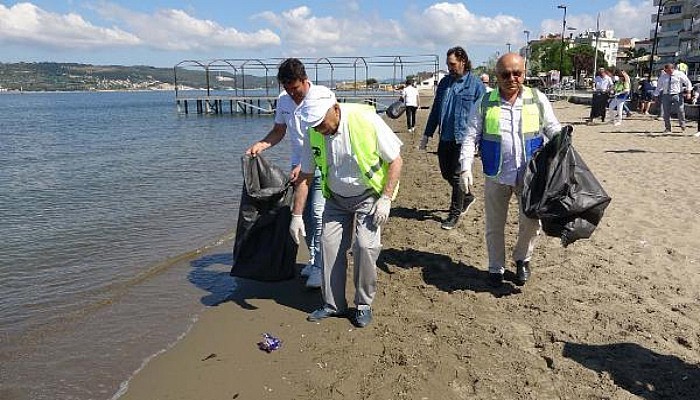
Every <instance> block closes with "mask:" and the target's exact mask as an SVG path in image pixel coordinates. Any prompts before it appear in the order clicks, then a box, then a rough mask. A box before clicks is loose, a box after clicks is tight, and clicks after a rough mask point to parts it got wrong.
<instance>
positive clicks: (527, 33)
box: [523, 29, 530, 77]
mask: <svg viewBox="0 0 700 400" xmlns="http://www.w3.org/2000/svg"><path fill="white" fill-rule="evenodd" d="M523 33H524V34H525V77H527V62H528V59H529V58H530V31H528V30H527V29H526V30H524V31H523Z"/></svg>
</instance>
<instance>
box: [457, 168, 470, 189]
mask: <svg viewBox="0 0 700 400" xmlns="http://www.w3.org/2000/svg"><path fill="white" fill-rule="evenodd" d="M473 184H474V177H473V176H472V171H471V170H470V169H468V170H466V171H462V174H461V175H460V176H459V187H460V189H462V191H463V192H464V193H469V186H471V185H473Z"/></svg>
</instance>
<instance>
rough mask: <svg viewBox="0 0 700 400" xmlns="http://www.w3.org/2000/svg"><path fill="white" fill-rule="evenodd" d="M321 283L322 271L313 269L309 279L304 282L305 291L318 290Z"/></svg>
mask: <svg viewBox="0 0 700 400" xmlns="http://www.w3.org/2000/svg"><path fill="white" fill-rule="evenodd" d="M322 283H323V271H321V268H316V267H314V268H313V270H312V272H311V274H310V275H309V279H307V280H306V288H307V289H320V288H321V284H322Z"/></svg>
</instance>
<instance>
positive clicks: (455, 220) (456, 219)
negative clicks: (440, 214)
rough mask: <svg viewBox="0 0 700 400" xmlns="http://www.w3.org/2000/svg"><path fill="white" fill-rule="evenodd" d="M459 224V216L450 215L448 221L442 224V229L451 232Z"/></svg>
mask: <svg viewBox="0 0 700 400" xmlns="http://www.w3.org/2000/svg"><path fill="white" fill-rule="evenodd" d="M458 222H459V215H455V214H450V215H448V216H447V219H446V220H444V221H443V222H442V226H441V227H442V229H446V230H448V231H449V230H450V229H452V228H454V227H455V226H457V223H458Z"/></svg>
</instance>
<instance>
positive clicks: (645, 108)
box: [639, 78, 654, 115]
mask: <svg viewBox="0 0 700 400" xmlns="http://www.w3.org/2000/svg"><path fill="white" fill-rule="evenodd" d="M653 98H654V85H652V84H651V82H650V81H649V80H648V79H644V78H642V80H641V81H640V82H639V101H640V103H639V112H640V113H641V114H643V115H649V108H651V104H652V100H653Z"/></svg>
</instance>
